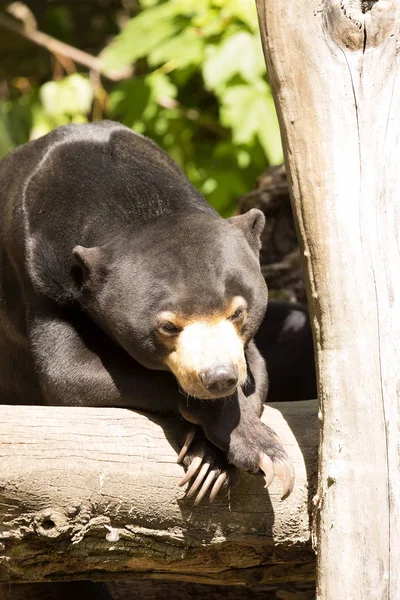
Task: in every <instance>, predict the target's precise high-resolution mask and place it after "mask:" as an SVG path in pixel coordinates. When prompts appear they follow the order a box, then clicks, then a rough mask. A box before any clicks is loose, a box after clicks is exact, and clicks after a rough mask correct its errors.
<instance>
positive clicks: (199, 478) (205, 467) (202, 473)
mask: <svg viewBox="0 0 400 600" xmlns="http://www.w3.org/2000/svg"><path fill="white" fill-rule="evenodd" d="M210 467H211V464H210V463H209V462H205V463H203V465H202V467H201V469H200V471H199V474H198V475H197V477H196V480H195V482H194V483H193V485H192V487H191V488H190V490H189V491H188V493H187V494H186V496H187V497H188V498H191V497H192V496H193V494H194V493H195V492H196V490H197V489H198V488H199V487H200V485H201V483H202V482H203V479H204V477H205V476H206V475H207V473H208V470H209V468H210Z"/></svg>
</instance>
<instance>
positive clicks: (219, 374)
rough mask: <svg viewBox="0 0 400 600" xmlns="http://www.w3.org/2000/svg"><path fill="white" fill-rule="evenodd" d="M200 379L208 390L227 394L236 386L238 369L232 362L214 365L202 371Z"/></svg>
mask: <svg viewBox="0 0 400 600" xmlns="http://www.w3.org/2000/svg"><path fill="white" fill-rule="evenodd" d="M200 381H201V383H202V384H203V385H204V387H205V389H206V390H207V391H208V392H211V393H212V394H226V395H228V394H231V393H233V392H234V391H235V389H236V387H237V384H238V381H239V373H238V369H237V368H236V367H235V365H234V364H232V363H227V364H220V365H216V366H214V367H211V368H209V369H207V370H206V371H202V372H201V373H200Z"/></svg>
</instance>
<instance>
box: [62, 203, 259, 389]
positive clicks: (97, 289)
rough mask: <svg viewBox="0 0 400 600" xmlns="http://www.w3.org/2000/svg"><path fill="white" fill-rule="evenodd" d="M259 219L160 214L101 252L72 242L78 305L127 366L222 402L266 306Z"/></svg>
mask: <svg viewBox="0 0 400 600" xmlns="http://www.w3.org/2000/svg"><path fill="white" fill-rule="evenodd" d="M264 222H265V219H264V215H263V214H262V212H261V211H259V210H257V209H252V210H250V211H249V212H248V213H246V214H245V215H241V216H236V217H232V218H231V219H227V220H224V219H221V218H220V217H218V216H217V215H215V214H214V213H211V212H204V213H202V212H192V213H188V214H185V215H183V216H180V215H176V214H170V215H166V216H162V217H159V218H157V219H156V220H154V221H153V222H149V223H147V224H146V225H144V226H141V228H140V229H138V230H132V229H130V230H129V232H124V233H122V234H120V235H119V236H118V237H117V238H115V239H113V240H112V241H111V242H109V243H107V244H106V245H104V246H100V247H93V248H84V247H83V246H76V247H75V248H74V249H73V256H74V260H75V281H76V282H77V286H78V287H79V298H80V300H79V301H80V303H81V306H82V308H83V310H85V312H87V314H88V315H89V316H90V318H91V319H92V320H94V321H95V322H96V323H97V324H98V325H99V326H100V327H101V328H102V329H103V330H104V331H105V332H106V333H107V334H108V335H109V336H111V337H112V338H113V339H114V340H115V341H116V342H117V343H118V344H119V345H120V346H122V347H123V348H124V349H125V350H126V351H127V352H128V353H129V354H130V355H131V356H132V357H133V358H134V359H135V360H136V361H138V362H139V363H141V364H142V365H143V366H145V367H147V368H150V369H163V370H170V371H172V372H173V373H174V374H175V376H176V378H177V380H178V382H179V385H180V387H181V388H182V390H183V391H184V392H185V393H186V394H188V395H191V396H194V397H197V398H202V399H203V398H204V399H213V398H221V397H226V396H228V395H230V394H232V393H233V392H234V391H235V389H236V387H237V386H238V385H243V384H244V383H245V382H246V379H247V368H246V359H245V354H244V350H245V347H246V345H247V344H248V342H249V341H250V340H251V339H252V337H253V336H254V334H255V332H256V331H257V329H258V327H259V325H260V323H261V320H262V318H263V315H264V312H265V309H266V306H267V287H266V284H265V282H264V278H263V277H262V275H261V271H260V265H259V250H260V234H261V232H262V230H263V227H264ZM76 269H77V270H78V272H76Z"/></svg>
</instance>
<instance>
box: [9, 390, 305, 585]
mask: <svg viewBox="0 0 400 600" xmlns="http://www.w3.org/2000/svg"><path fill="white" fill-rule="evenodd" d="M275 406H277V405H275ZM279 410H280V411H282V413H283V415H284V418H283V417H282V415H281V413H280V412H279V411H278V410H277V409H275V408H270V407H266V409H265V412H264V416H263V418H264V419H265V420H267V421H268V423H269V424H270V425H271V426H272V427H273V428H274V429H275V430H276V432H277V433H278V434H279V435H280V437H281V439H282V440H283V442H284V443H285V445H286V447H287V449H288V452H289V455H290V457H291V459H292V461H293V463H294V465H295V469H296V478H297V480H296V486H295V490H294V492H293V493H292V495H291V496H290V497H289V498H288V499H286V500H284V501H282V500H281V499H280V491H281V490H280V484H279V481H278V482H274V483H273V484H272V486H271V487H270V488H269V490H268V491H267V490H265V489H264V488H263V479H262V478H261V477H258V476H252V475H249V474H246V473H243V474H241V476H240V477H239V479H238V481H237V483H236V484H235V485H234V486H233V488H232V490H231V491H230V492H229V493H228V494H227V493H226V492H225V493H223V494H221V497H217V499H216V500H215V502H214V503H213V504H209V503H208V501H205V502H204V503H202V504H201V505H200V506H194V505H193V503H192V501H191V500H189V499H185V498H184V490H182V489H180V488H179V487H178V485H177V484H178V482H179V480H180V478H181V476H182V467H181V466H180V465H178V464H176V456H177V453H176V449H177V446H176V441H175V440H176V433H177V424H176V422H174V421H173V420H166V419H164V420H162V419H158V418H154V417H151V416H150V417H147V416H145V415H140V414H137V413H134V412H131V411H129V410H124V409H92V408H59V407H9V406H2V407H0V417H1V418H0V449H1V450H0V452H1V467H2V468H1V472H0V522H1V524H0V542H1V555H2V556H1V557H0V580H1V581H11V582H17V581H60V580H70V579H80V578H81V579H92V580H96V579H97V580H101V579H118V578H124V579H127V578H128V577H129V578H130V579H131V578H135V577H138V578H142V577H145V578H158V579H170V580H173V579H175V580H181V581H191V582H199V583H220V584H222V583H223V584H237V583H247V584H252V585H255V584H265V583H269V582H271V581H274V582H276V581H290V580H292V581H300V580H307V579H313V577H314V555H313V551H312V549H311V544H310V531H309V513H308V509H309V505H310V499H311V495H312V493H313V485H314V483H315V479H316V471H317V464H316V459H317V423H316V421H317V419H316V401H308V402H297V403H287V404H286V403H282V404H279Z"/></svg>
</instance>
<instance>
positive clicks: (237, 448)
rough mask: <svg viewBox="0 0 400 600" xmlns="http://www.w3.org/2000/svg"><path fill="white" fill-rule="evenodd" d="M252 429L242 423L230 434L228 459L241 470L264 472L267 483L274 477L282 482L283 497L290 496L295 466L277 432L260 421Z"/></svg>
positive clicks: (267, 485)
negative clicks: (247, 428)
mask: <svg viewBox="0 0 400 600" xmlns="http://www.w3.org/2000/svg"><path fill="white" fill-rule="evenodd" d="M251 425H252V427H251V429H249V430H246V427H245V426H243V425H242V426H239V427H237V428H236V430H235V431H234V432H233V433H232V435H231V443H230V446H229V452H228V460H229V462H230V463H232V464H234V465H235V466H237V467H238V468H240V469H244V470H246V471H250V472H253V473H256V472H260V471H261V472H262V473H263V474H264V479H265V486H264V487H266V488H267V487H269V486H270V484H271V483H272V480H273V479H274V477H275V476H276V477H278V479H280V480H281V482H282V498H285V497H286V496H288V495H289V494H290V493H291V492H292V490H293V486H294V469H293V465H292V463H291V461H290V459H289V457H288V455H287V454H286V451H285V449H284V447H283V445H282V442H281V441H280V439H279V438H278V436H277V435H276V433H275V432H274V431H273V430H272V429H271V428H270V427H268V426H267V425H265V424H264V423H262V422H261V421H260V420H258V421H257V424H256V425H255V423H254V422H253V423H252V424H251Z"/></svg>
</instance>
